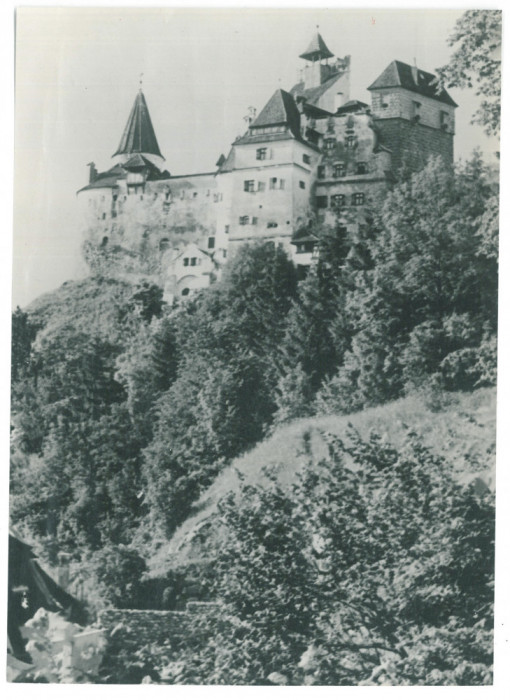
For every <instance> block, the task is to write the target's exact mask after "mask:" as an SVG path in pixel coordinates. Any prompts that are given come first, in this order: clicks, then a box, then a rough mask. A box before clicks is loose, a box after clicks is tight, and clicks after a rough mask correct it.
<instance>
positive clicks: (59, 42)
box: [12, 7, 497, 307]
mask: <svg viewBox="0 0 510 700" xmlns="http://www.w3.org/2000/svg"><path fill="white" fill-rule="evenodd" d="M461 14H462V12H461V11H460V10H458V9H456V10H455V9H454V10H397V9H395V10H381V9H371V10H366V9H362V10H341V9H334V10H321V9H304V8H302V9H293V10H290V9H282V10H276V9H267V8H266V9H261V10H247V9H243V10H241V9H232V8H230V9H224V10H212V9H202V10H196V9H195V10H186V9H171V8H151V9H148V8H126V7H124V8H104V7H103V8H100V7H99V8H91V7H81V8H78V7H60V8H56V7H50V8H48V7H30V8H21V9H18V12H17V17H16V84H15V90H16V104H15V173H14V239H13V297H12V305H13V307H15V306H16V305H20V306H21V307H24V306H25V305H27V304H28V303H29V302H30V301H31V300H32V299H34V298H35V297H36V296H38V295H39V294H41V293H42V292H45V291H49V290H51V289H53V288H55V287H57V286H59V285H60V284H61V283H62V282H64V281H65V280H67V279H70V278H75V277H77V276H79V275H81V274H84V273H85V268H84V266H83V263H82V261H81V257H80V254H79V248H80V242H81V238H80V219H79V213H78V207H77V202H76V192H77V190H79V189H80V188H81V187H83V186H84V185H85V184H86V183H87V181H88V169H87V167H86V164H87V163H89V162H91V161H94V162H95V163H96V166H98V168H99V169H100V170H101V169H107V168H108V167H110V166H111V164H112V163H111V160H110V158H111V155H112V154H113V153H114V151H115V150H116V148H117V146H118V143H119V140H120V137H121V134H122V130H123V128H124V125H125V123H126V120H127V117H128V114H129V111H130V109H131V106H132V103H133V100H134V98H135V95H136V92H137V90H138V88H139V84H140V79H141V80H142V82H143V91H144V94H145V96H146V99H147V103H148V106H149V111H150V114H151V117H152V121H153V125H154V128H155V131H156V136H157V138H158V141H159V145H160V148H161V151H162V153H163V155H164V156H165V158H166V163H165V167H166V168H167V169H168V170H170V172H171V173H172V174H174V175H177V174H186V173H192V172H204V171H205V172H207V171H212V170H214V164H215V163H216V161H217V159H218V157H219V155H220V153H225V154H226V152H228V149H229V146H230V144H231V142H232V141H233V140H234V139H235V138H236V137H237V136H238V135H240V134H241V133H243V131H244V130H245V127H246V124H245V122H244V120H243V117H244V116H245V115H246V114H247V110H248V107H250V106H253V107H255V108H256V109H257V110H258V111H260V110H261V108H262V107H263V106H264V104H265V103H266V102H267V100H268V99H269V97H270V96H271V95H272V93H273V92H274V91H275V89H277V88H278V87H281V88H283V89H287V90H288V89H290V88H291V87H292V85H293V84H294V83H295V82H296V81H297V78H298V72H299V70H300V69H301V68H302V67H303V65H304V61H303V60H302V59H300V58H299V54H300V53H302V52H303V51H304V50H305V48H306V46H307V45H308V43H309V41H310V39H311V37H312V35H313V33H314V32H315V30H316V26H317V25H318V26H319V31H320V32H321V34H322V36H323V38H324V40H325V41H326V44H327V45H328V47H329V48H330V50H331V51H332V52H333V53H334V54H335V55H337V56H344V55H346V54H350V55H351V65H352V71H351V98H356V99H361V100H363V101H365V102H368V103H370V94H369V93H368V92H367V91H366V87H367V86H368V85H370V83H371V82H373V81H374V80H375V78H376V77H377V76H378V75H379V74H380V73H381V72H382V71H383V70H384V68H385V67H386V66H387V65H388V64H389V63H390V62H391V61H392V60H394V59H399V60H402V61H404V62H406V63H413V62H414V60H416V63H417V65H418V67H419V68H422V69H424V70H428V71H431V72H433V71H434V70H435V68H437V67H438V66H441V65H443V64H445V63H446V62H447V61H448V58H449V54H450V51H451V49H450V48H449V47H448V46H447V38H448V36H449V35H450V33H451V31H452V28H453V26H454V24H455V21H456V19H457V18H458V17H460V15H461ZM451 93H452V96H453V97H454V99H455V100H456V101H457V102H458V104H459V109H458V110H457V114H456V121H457V135H456V141H455V149H456V157H467V156H468V155H469V154H470V152H471V151H472V150H473V148H474V147H475V146H480V147H481V148H482V150H484V151H486V152H487V153H488V154H489V156H490V154H491V153H493V152H494V151H495V150H497V144H495V143H494V142H491V141H490V140H489V139H487V138H486V137H485V136H484V135H483V132H482V130H481V129H480V128H479V127H473V126H471V125H470V123H469V122H470V118H471V114H472V113H473V112H474V110H475V107H476V100H474V99H473V96H472V95H470V94H468V93H466V92H464V91H462V92H460V91H455V90H453V91H451Z"/></svg>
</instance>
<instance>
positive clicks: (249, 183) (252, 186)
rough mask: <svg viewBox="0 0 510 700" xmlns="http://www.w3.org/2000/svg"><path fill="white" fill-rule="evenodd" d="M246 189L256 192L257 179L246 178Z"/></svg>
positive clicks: (246, 190)
mask: <svg viewBox="0 0 510 700" xmlns="http://www.w3.org/2000/svg"><path fill="white" fill-rule="evenodd" d="M244 191H245V192H255V180H245V181H244Z"/></svg>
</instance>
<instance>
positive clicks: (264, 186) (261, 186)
mask: <svg viewBox="0 0 510 700" xmlns="http://www.w3.org/2000/svg"><path fill="white" fill-rule="evenodd" d="M258 187H259V192H265V190H266V183H265V182H259V186H258Z"/></svg>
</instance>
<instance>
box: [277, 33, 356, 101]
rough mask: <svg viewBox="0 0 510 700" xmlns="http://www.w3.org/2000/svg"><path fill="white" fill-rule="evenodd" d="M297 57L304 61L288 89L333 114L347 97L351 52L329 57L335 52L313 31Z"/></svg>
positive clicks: (298, 96)
mask: <svg viewBox="0 0 510 700" xmlns="http://www.w3.org/2000/svg"><path fill="white" fill-rule="evenodd" d="M299 57H300V58H303V59H304V60H305V61H306V65H305V67H304V68H303V70H302V72H301V80H300V82H299V83H298V84H297V85H294V87H293V88H292V89H291V91H290V92H291V94H292V96H293V97H294V98H295V99H298V98H304V99H305V100H306V102H307V103H308V104H309V105H313V106H314V107H317V108H319V109H322V110H326V111H328V112H330V113H332V114H334V113H335V112H336V110H337V109H339V108H340V107H342V105H344V104H345V103H346V102H347V101H348V100H349V93H350V56H344V58H336V59H335V60H333V61H330V60H329V59H333V58H334V54H333V53H332V52H331V51H330V50H329V49H328V47H327V46H326V42H325V41H324V39H323V38H322V36H321V35H320V34H319V32H316V33H315V34H314V36H313V38H312V40H311V42H310V43H309V45H308V47H307V48H306V51H304V52H303V53H302V54H300V56H299Z"/></svg>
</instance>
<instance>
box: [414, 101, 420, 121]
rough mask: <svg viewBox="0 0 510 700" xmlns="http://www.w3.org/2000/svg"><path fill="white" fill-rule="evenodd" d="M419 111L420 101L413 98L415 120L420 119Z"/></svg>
mask: <svg viewBox="0 0 510 700" xmlns="http://www.w3.org/2000/svg"><path fill="white" fill-rule="evenodd" d="M420 111H421V102H415V100H413V119H414V121H415V122H418V121H420Z"/></svg>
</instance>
